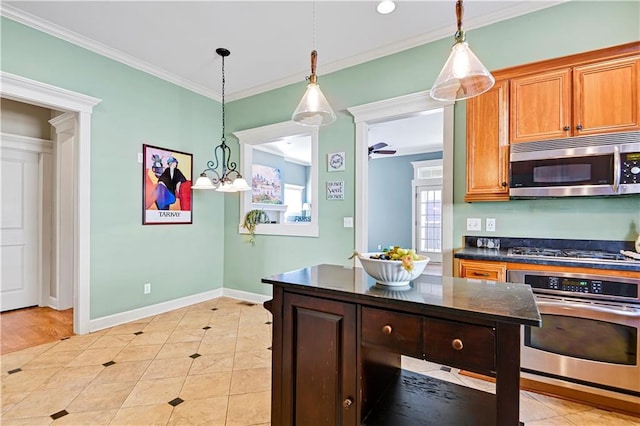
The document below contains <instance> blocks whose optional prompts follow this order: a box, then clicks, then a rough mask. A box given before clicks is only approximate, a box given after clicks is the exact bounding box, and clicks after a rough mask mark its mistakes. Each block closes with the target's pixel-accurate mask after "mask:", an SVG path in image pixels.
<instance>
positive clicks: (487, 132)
mask: <svg viewBox="0 0 640 426" xmlns="http://www.w3.org/2000/svg"><path fill="white" fill-rule="evenodd" d="M508 101H509V82H508V81H507V80H502V81H496V84H495V85H494V86H493V87H492V88H491V90H489V91H488V92H486V93H483V94H482V95H480V96H477V97H475V98H472V99H469V100H467V192H466V194H465V197H464V200H465V201H507V200H509V183H508V182H509V178H508V176H509V139H508V138H509V117H508V116H509V104H508Z"/></svg>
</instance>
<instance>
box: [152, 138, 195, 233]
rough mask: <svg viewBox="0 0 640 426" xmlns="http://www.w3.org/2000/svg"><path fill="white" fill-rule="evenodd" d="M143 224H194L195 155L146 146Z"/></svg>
mask: <svg viewBox="0 0 640 426" xmlns="http://www.w3.org/2000/svg"><path fill="white" fill-rule="evenodd" d="M142 152H143V176H142V186H143V206H142V224H143V225H149V224H176V223H183V224H184V223H192V219H191V181H192V170H193V167H192V164H193V159H192V155H191V154H188V153H186V152H180V151H172V150H168V149H165V148H159V147H156V146H151V145H143V146H142Z"/></svg>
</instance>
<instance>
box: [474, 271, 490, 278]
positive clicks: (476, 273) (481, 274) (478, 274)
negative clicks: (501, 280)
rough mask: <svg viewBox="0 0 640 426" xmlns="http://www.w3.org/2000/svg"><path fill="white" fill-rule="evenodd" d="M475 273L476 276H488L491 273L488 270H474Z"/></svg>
mask: <svg viewBox="0 0 640 426" xmlns="http://www.w3.org/2000/svg"><path fill="white" fill-rule="evenodd" d="M473 275H475V276H476V277H488V276H489V273H488V272H475V271H474V272H473Z"/></svg>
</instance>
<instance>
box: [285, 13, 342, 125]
mask: <svg viewBox="0 0 640 426" xmlns="http://www.w3.org/2000/svg"><path fill="white" fill-rule="evenodd" d="M315 37H316V3H315V2H313V45H314V49H313V50H312V51H311V75H310V76H309V77H307V80H308V81H309V84H308V85H307V90H306V91H305V92H304V96H302V99H301V100H300V103H299V104H298V107H297V108H296V110H295V111H294V112H293V115H292V116H291V119H292V120H293V121H295V122H296V123H298V124H302V125H303V126H312V127H318V126H326V125H328V124H331V123H333V122H334V121H336V114H335V113H334V112H333V110H332V109H331V106H330V105H329V102H327V98H325V97H324V95H323V94H322V91H321V90H320V85H318V76H317V75H316V64H317V61H318V52H317V51H316V50H315Z"/></svg>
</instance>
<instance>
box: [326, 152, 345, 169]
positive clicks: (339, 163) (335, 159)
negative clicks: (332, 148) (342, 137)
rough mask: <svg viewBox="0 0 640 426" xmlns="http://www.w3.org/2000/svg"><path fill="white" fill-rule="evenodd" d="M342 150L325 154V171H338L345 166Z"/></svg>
mask: <svg viewBox="0 0 640 426" xmlns="http://www.w3.org/2000/svg"><path fill="white" fill-rule="evenodd" d="M344 161H345V158H344V152H330V153H328V154H327V171H328V172H340V171H343V170H344V168H345V164H344Z"/></svg>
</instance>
